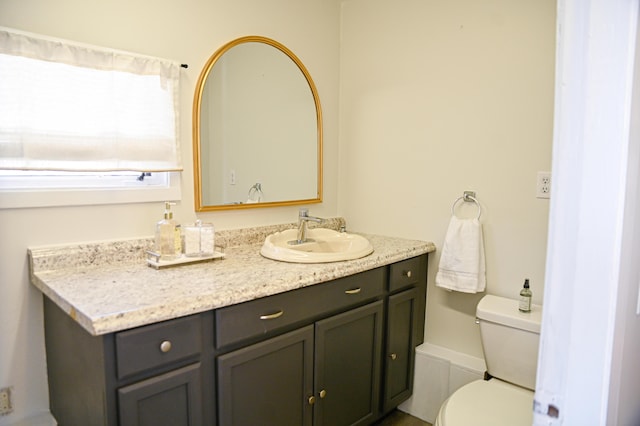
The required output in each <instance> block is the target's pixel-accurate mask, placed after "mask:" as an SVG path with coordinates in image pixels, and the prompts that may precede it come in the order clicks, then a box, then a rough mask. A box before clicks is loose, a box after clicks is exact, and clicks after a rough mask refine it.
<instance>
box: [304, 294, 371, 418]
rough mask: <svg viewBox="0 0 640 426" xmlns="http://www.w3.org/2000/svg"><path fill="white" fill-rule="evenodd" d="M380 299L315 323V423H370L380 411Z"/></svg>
mask: <svg viewBox="0 0 640 426" xmlns="http://www.w3.org/2000/svg"><path fill="white" fill-rule="evenodd" d="M382 321H383V303H382V301H378V302H374V303H371V304H369V305H365V306H363V307H361V308H357V309H353V310H351V311H348V312H345V313H343V314H339V315H335V316H333V317H330V318H327V319H325V320H322V321H318V322H317V323H316V374H315V379H316V384H315V397H316V404H315V406H314V423H315V425H316V426H319V425H326V426H346V425H360V424H370V423H371V422H372V421H373V420H374V419H375V418H376V416H377V415H378V407H379V395H380V371H381V364H380V363H381V361H380V357H381V356H380V354H381V352H382V343H381V341H382Z"/></svg>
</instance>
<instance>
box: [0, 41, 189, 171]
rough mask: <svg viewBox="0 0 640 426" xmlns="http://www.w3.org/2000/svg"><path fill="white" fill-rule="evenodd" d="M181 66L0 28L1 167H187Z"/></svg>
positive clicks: (172, 168)
mask: <svg viewBox="0 0 640 426" xmlns="http://www.w3.org/2000/svg"><path fill="white" fill-rule="evenodd" d="M180 69H181V68H180V64H179V63H175V62H172V61H168V60H164V59H159V58H152V57H147V56H142V55H137V54H133V53H127V52H121V51H115V50H110V49H105V48H101V47H95V46H88V45H82V44H78V43H73V42H68V41H63V40H54V39H50V38H45V37H41V36H36V35H32V34H26V33H21V32H17V31H14V30H9V29H6V28H0V169H7V170H63V171H117V170H134V171H176V170H182V165H181V161H180V144H179V130H178V129H179V126H178V123H179V114H178V111H179V105H178V100H179V74H180Z"/></svg>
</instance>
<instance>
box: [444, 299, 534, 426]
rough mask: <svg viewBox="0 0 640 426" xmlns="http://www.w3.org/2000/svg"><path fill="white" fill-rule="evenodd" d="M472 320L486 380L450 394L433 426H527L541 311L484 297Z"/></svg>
mask: <svg viewBox="0 0 640 426" xmlns="http://www.w3.org/2000/svg"><path fill="white" fill-rule="evenodd" d="M476 316H477V318H478V322H479V324H480V336H481V338H482V349H483V352H484V357H485V362H486V364H487V373H489V375H490V376H491V377H492V378H491V379H489V380H476V381H474V382H471V383H469V384H467V385H465V386H462V387H461V388H460V389H458V390H457V391H455V392H454V393H453V394H452V395H451V396H450V397H449V398H448V399H447V400H446V401H445V402H444V403H443V404H442V406H441V407H440V412H439V413H438V417H437V418H436V422H435V424H434V426H469V425H474V426H483V425H486V426H518V425H526V426H531V424H532V423H533V390H534V388H535V381H536V368H537V365H538V341H539V337H540V322H541V320H542V308H541V307H540V306H539V305H532V306H531V312H529V313H523V312H520V311H519V310H518V301H517V300H512V299H506V298H504V297H498V296H492V295H487V296H485V297H483V298H482V300H480V303H478V307H477V312H476Z"/></svg>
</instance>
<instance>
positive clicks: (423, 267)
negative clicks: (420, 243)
mask: <svg viewBox="0 0 640 426" xmlns="http://www.w3.org/2000/svg"><path fill="white" fill-rule="evenodd" d="M426 280H427V257H426V256H418V257H412V258H411V259H407V260H403V261H402V262H398V263H394V264H393V265H391V267H390V272H389V291H396V290H399V289H401V288H404V287H409V286H411V285H416V284H418V283H421V282H426Z"/></svg>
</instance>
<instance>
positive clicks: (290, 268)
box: [28, 223, 435, 335]
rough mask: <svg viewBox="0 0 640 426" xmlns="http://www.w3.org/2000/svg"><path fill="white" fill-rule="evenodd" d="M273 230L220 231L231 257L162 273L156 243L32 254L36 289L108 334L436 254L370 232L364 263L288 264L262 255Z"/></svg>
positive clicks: (428, 247) (425, 246) (426, 245)
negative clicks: (151, 255)
mask: <svg viewBox="0 0 640 426" xmlns="http://www.w3.org/2000/svg"><path fill="white" fill-rule="evenodd" d="M290 225H291V224H288V225H283V226H281V227H279V228H278V230H280V229H286V226H288V227H289V228H290V227H291V226H290ZM338 225H339V223H338ZM336 226H337V225H336ZM253 229H257V228H253ZM273 231H274V228H273V227H263V228H262V229H260V230H258V231H254V232H251V231H247V230H242V231H238V232H239V233H240V234H243V235H240V237H238V232H229V231H227V233H226V234H224V233H222V234H221V235H218V233H216V239H217V241H219V240H220V239H221V238H222V239H223V240H225V243H226V244H227V245H228V246H227V247H226V249H225V259H223V260H215V261H209V262H205V263H195V264H188V265H182V266H176V267H171V268H167V269H160V270H157V269H154V268H151V267H149V266H148V265H147V264H146V262H145V260H144V258H145V257H144V251H145V250H146V249H148V248H149V247H150V246H151V244H152V239H151V238H148V239H137V240H126V241H112V242H105V243H91V244H80V245H66V246H59V247H42V248H30V249H29V251H28V253H29V260H30V261H29V263H30V274H31V283H32V284H33V285H34V286H36V287H37V288H38V289H39V290H40V291H42V293H44V295H45V296H47V297H48V298H50V299H51V300H52V301H53V302H55V303H56V304H57V305H58V306H59V307H60V308H62V310H63V311H65V312H67V313H68V314H69V315H70V316H71V317H72V318H73V319H74V320H75V321H77V322H78V323H79V324H80V325H82V327H84V328H85V329H86V330H87V331H88V332H89V333H90V334H92V335H102V334H106V333H111V332H116V331H120V330H125V329H128V328H133V327H138V326H141V325H145V324H150V323H155V322H158V321H164V320H168V319H172V318H177V317H181V316H185V315H190V314H194V313H198V312H204V311H208V310H211V309H216V308H221V307H224V306H229V305H233V304H236V303H241V302H245V301H248V300H252V299H257V298H260V297H265V296H270V295H273V294H277V293H281V292H285V291H289V290H294V289H297V288H301V287H306V286H309V285H313V284H317V283H321V282H325V281H330V280H333V279H336V278H340V277H344V276H347V275H352V274H356V273H358V272H362V271H366V270H369V269H372V268H376V267H379V266H383V265H388V264H390V263H394V262H397V261H400V260H404V259H408V258H410V257H414V256H418V255H421V254H424V253H429V252H432V251H434V250H435V246H434V245H433V243H430V242H425V241H416V240H407V239H402V238H394V237H384V236H378V235H366V234H363V235H365V236H366V237H367V238H368V239H369V240H370V241H371V243H372V245H373V247H374V252H373V253H372V254H371V255H369V256H366V257H363V258H361V259H356V260H351V261H345V262H332V263H319V264H297V263H285V262H278V261H274V260H270V259H266V258H264V257H262V256H261V255H260V247H261V246H262V240H263V237H264V234H265V233H267V234H268V233H270V232H273ZM256 240H257V241H256ZM218 243H219V242H217V244H218Z"/></svg>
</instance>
